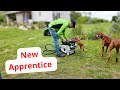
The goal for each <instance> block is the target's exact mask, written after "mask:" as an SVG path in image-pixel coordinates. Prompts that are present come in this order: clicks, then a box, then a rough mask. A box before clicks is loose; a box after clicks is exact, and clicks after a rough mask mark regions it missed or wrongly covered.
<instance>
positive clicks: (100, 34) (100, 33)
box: [95, 32, 104, 38]
mask: <svg viewBox="0 0 120 90" xmlns="http://www.w3.org/2000/svg"><path fill="white" fill-rule="evenodd" d="M103 35H104V34H103V33H102V32H98V33H97V34H96V35H95V36H96V38H102V36H103Z"/></svg>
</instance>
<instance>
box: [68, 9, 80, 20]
mask: <svg viewBox="0 0 120 90" xmlns="http://www.w3.org/2000/svg"><path fill="white" fill-rule="evenodd" d="M81 16H82V15H81V13H80V12H75V11H71V13H70V17H71V20H77V19H78V18H79V17H81Z"/></svg>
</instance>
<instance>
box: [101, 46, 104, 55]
mask: <svg viewBox="0 0 120 90" xmlns="http://www.w3.org/2000/svg"><path fill="white" fill-rule="evenodd" d="M103 54H104V46H102V55H101V56H103Z"/></svg>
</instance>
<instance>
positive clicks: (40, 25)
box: [37, 22, 46, 29]
mask: <svg viewBox="0 0 120 90" xmlns="http://www.w3.org/2000/svg"><path fill="white" fill-rule="evenodd" d="M37 26H38V28H39V29H40V28H45V27H46V24H45V22H38V23H37Z"/></svg>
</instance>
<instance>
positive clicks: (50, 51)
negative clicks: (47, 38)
mask: <svg viewBox="0 0 120 90" xmlns="http://www.w3.org/2000/svg"><path fill="white" fill-rule="evenodd" d="M47 46H52V47H54V46H53V45H52V44H46V45H45V49H44V50H43V51H42V54H44V55H49V54H54V53H55V52H56V51H55V49H48V48H47ZM54 48H55V47H54Z"/></svg>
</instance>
